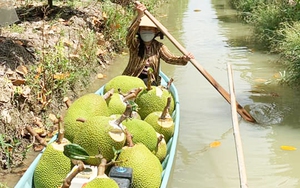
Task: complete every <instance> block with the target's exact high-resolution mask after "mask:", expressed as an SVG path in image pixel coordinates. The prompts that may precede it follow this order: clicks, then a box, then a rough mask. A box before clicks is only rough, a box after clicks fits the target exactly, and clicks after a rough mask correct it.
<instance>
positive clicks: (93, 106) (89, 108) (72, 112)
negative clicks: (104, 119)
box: [64, 93, 109, 142]
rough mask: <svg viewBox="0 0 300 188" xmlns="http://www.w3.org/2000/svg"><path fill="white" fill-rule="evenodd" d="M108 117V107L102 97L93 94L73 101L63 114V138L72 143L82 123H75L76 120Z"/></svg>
mask: <svg viewBox="0 0 300 188" xmlns="http://www.w3.org/2000/svg"><path fill="white" fill-rule="evenodd" d="M108 115H109V114H108V107H107V104H106V101H105V99H104V98H103V97H102V96H100V95H97V94H94V93H89V94H86V95H83V96H82V97H80V98H78V99H77V100H75V101H74V103H73V104H72V105H71V106H70V107H69V108H68V110H67V112H66V114H65V117H64V128H65V138H67V139H68V140H69V141H71V142H73V139H74V137H75V135H76V134H77V133H78V132H80V130H81V128H82V127H81V126H82V123H80V122H78V121H76V119H77V118H79V117H80V118H89V117H93V116H108Z"/></svg>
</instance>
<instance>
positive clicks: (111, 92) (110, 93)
mask: <svg viewBox="0 0 300 188" xmlns="http://www.w3.org/2000/svg"><path fill="white" fill-rule="evenodd" d="M114 91H115V90H114V89H111V90H109V91H108V92H106V93H105V94H104V95H103V96H102V97H103V99H104V100H106V99H108V98H110V97H111V96H112V95H113V94H114Z"/></svg>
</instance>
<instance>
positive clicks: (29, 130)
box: [26, 125, 47, 147]
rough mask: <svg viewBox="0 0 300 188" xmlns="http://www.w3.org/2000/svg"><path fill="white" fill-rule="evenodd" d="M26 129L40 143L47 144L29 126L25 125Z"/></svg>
mask: <svg viewBox="0 0 300 188" xmlns="http://www.w3.org/2000/svg"><path fill="white" fill-rule="evenodd" d="M26 130H27V131H28V132H29V133H30V134H31V136H33V137H34V138H35V139H37V140H38V142H39V143H40V144H42V145H43V146H45V147H46V146H47V142H46V141H45V139H43V138H42V137H40V135H38V134H37V133H36V132H35V131H34V130H33V129H32V128H31V127H30V126H28V125H27V126H26Z"/></svg>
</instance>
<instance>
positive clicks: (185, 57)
mask: <svg viewBox="0 0 300 188" xmlns="http://www.w3.org/2000/svg"><path fill="white" fill-rule="evenodd" d="M183 59H184V60H185V61H190V60H191V59H195V57H194V55H193V54H192V53H190V52H188V53H187V54H186V55H184V56H183Z"/></svg>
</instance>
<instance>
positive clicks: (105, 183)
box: [84, 177, 119, 188]
mask: <svg viewBox="0 0 300 188" xmlns="http://www.w3.org/2000/svg"><path fill="white" fill-rule="evenodd" d="M84 188H119V185H118V184H117V182H116V181H115V180H113V179H111V178H109V177H103V178H100V177H97V178H95V179H93V180H92V181H90V182H88V183H87V184H86V185H85V186H84Z"/></svg>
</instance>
